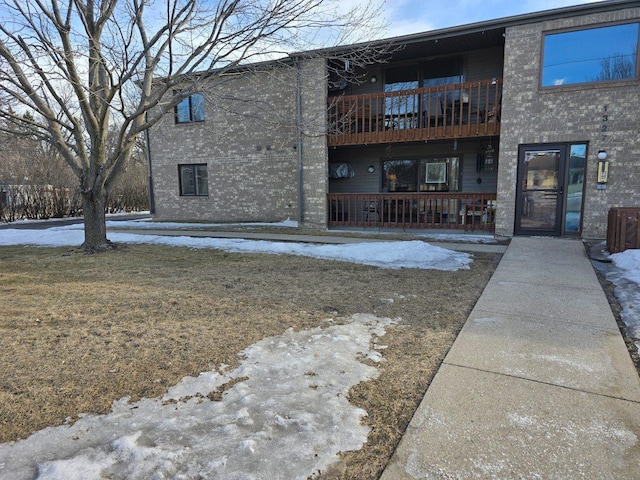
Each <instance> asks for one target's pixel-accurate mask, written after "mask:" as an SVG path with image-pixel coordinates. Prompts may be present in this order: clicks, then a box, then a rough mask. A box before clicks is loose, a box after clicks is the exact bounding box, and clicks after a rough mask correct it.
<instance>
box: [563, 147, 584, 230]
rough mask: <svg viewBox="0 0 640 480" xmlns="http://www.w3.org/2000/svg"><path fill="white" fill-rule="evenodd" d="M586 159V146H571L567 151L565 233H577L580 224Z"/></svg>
mask: <svg viewBox="0 0 640 480" xmlns="http://www.w3.org/2000/svg"><path fill="white" fill-rule="evenodd" d="M586 158H587V145H586V144H584V143H580V144H574V145H571V147H570V149H569V169H568V172H567V175H568V176H567V198H566V202H567V208H566V214H565V222H564V224H565V226H564V230H565V232H573V233H577V232H579V231H580V224H581V223H582V195H583V191H584V167H585V159H586Z"/></svg>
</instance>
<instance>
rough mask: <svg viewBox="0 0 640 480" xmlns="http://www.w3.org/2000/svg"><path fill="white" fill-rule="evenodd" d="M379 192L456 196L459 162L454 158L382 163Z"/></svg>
mask: <svg viewBox="0 0 640 480" xmlns="http://www.w3.org/2000/svg"><path fill="white" fill-rule="evenodd" d="M382 172H383V175H382V191H383V192H418V191H420V192H457V191H458V190H459V185H460V182H459V177H460V159H459V158H458V157H445V158H427V159H422V160H386V161H384V162H382Z"/></svg>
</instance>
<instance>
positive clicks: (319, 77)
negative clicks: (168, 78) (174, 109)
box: [150, 60, 327, 227]
mask: <svg viewBox="0 0 640 480" xmlns="http://www.w3.org/2000/svg"><path fill="white" fill-rule="evenodd" d="M325 68H326V67H325V62H324V60H306V61H303V62H301V64H300V79H301V83H302V85H303V88H302V92H303V94H302V114H303V122H302V124H301V131H302V146H303V149H302V152H303V155H302V158H299V155H298V151H297V139H298V136H297V132H298V129H297V122H296V103H297V93H296V92H297V72H296V67H295V65H293V64H292V63H291V62H289V63H288V64H283V65H278V64H275V65H274V66H273V68H269V69H263V70H260V71H252V72H246V73H244V74H241V75H237V76H235V77H233V76H230V77H228V78H225V79H223V81H222V82H218V83H217V84H215V86H213V87H212V88H211V89H210V90H209V91H205V92H203V93H204V95H205V102H206V104H205V121H204V122H196V123H186V124H176V123H175V121H174V117H173V114H168V115H166V116H165V118H164V119H163V121H162V122H160V123H159V124H158V125H156V126H155V127H154V128H152V130H151V131H150V155H151V158H152V175H153V190H154V199H155V213H154V218H155V219H157V220H161V221H165V220H178V221H206V222H239V221H242V222H248V221H262V222H271V221H280V220H285V219H287V218H291V219H297V218H298V215H299V212H298V205H299V199H298V177H299V175H298V164H299V162H300V161H301V163H302V166H303V172H302V173H303V177H302V178H303V182H304V185H305V188H304V190H303V193H304V195H303V205H304V210H303V212H302V214H303V219H304V220H305V224H304V225H307V224H309V225H310V226H314V227H322V226H326V214H325V211H326V184H327V178H326V171H327V149H326V140H325V137H324V136H323V133H324V132H323V131H319V130H318V125H322V126H323V128H324V125H325V124H326V117H325V115H326V114H325V112H326V91H327V88H326V80H325V74H324V72H325ZM181 164H206V165H207V173H208V191H209V192H208V196H181V195H180V188H179V177H178V167H179V165H181Z"/></svg>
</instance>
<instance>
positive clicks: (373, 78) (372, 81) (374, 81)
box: [369, 75, 378, 83]
mask: <svg viewBox="0 0 640 480" xmlns="http://www.w3.org/2000/svg"><path fill="white" fill-rule="evenodd" d="M369 81H370V82H371V83H376V82H377V81H378V77H376V76H375V75H373V76H372V77H371V78H370V79H369Z"/></svg>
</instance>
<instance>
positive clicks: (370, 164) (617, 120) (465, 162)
mask: <svg viewBox="0 0 640 480" xmlns="http://www.w3.org/2000/svg"><path fill="white" fill-rule="evenodd" d="M639 37H640V1H628V0H611V1H606V2H598V3H591V4H587V5H581V6H575V7H568V8H562V9H554V10H548V11H544V12H539V13H533V14H527V15H519V16H515V17H508V18H501V19H496V20H490V21H486V22H481V23H475V24H470V25H462V26H459V27H453V28H447V29H442V30H437V31H429V32H425V33H421V34H415V35H409V36H404V37H398V38H393V39H388V40H385V41H384V42H382V41H381V42H380V43H381V44H382V43H386V44H390V45H393V46H401V47H402V48H398V49H394V50H393V53H392V54H391V58H390V59H389V61H386V62H384V63H380V64H376V65H372V66H370V67H368V68H367V69H366V70H360V71H357V72H353V73H354V76H355V77H357V78H358V79H359V81H358V82H347V81H344V79H343V78H340V77H336V76H335V75H334V74H333V73H332V72H335V71H337V70H339V69H340V68H343V69H349V68H350V66H349V65H348V63H347V64H344V65H335V60H333V59H332V58H334V57H332V56H330V55H323V51H311V52H301V53H299V54H296V55H291V56H290V57H289V58H287V59H283V60H278V61H274V62H271V63H265V64H259V65H255V66H252V68H244V69H239V70H238V71H237V72H235V73H233V74H226V75H225V77H224V78H220V79H219V81H217V82H216V85H215V88H211V89H210V90H207V91H203V92H200V93H197V94H194V95H192V96H191V97H189V98H188V99H186V100H185V101H184V102H183V103H181V104H180V105H179V106H178V107H177V108H176V111H175V113H174V114H173V115H167V116H166V117H165V119H164V120H163V121H162V122H161V123H160V124H158V125H157V126H155V127H153V128H152V129H151V130H150V132H149V146H150V170H151V182H152V192H153V204H154V206H155V207H154V218H155V219H157V220H180V221H206V222H248V221H279V220H283V219H286V218H291V219H298V220H300V222H301V226H302V227H303V228H320V229H323V228H332V227H353V228H361V227H362V228H366V227H376V228H380V229H386V228H402V229H408V228H422V229H432V228H433V229H460V230H486V231H491V232H495V234H496V235H497V236H503V237H511V236H513V235H520V234H525V235H529V234H535V235H554V236H577V237H582V238H592V239H595V238H604V237H605V234H606V229H607V212H608V210H609V208H611V207H616V206H640V128H639V127H640V120H639V118H640V115H639V112H640V65H639V63H638V48H639ZM340 48H342V49H343V50H344V51H348V50H349V49H351V50H356V49H358V48H359V46H358V45H347V46H344V47H340ZM332 62H333V63H332ZM329 67H331V68H329Z"/></svg>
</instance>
